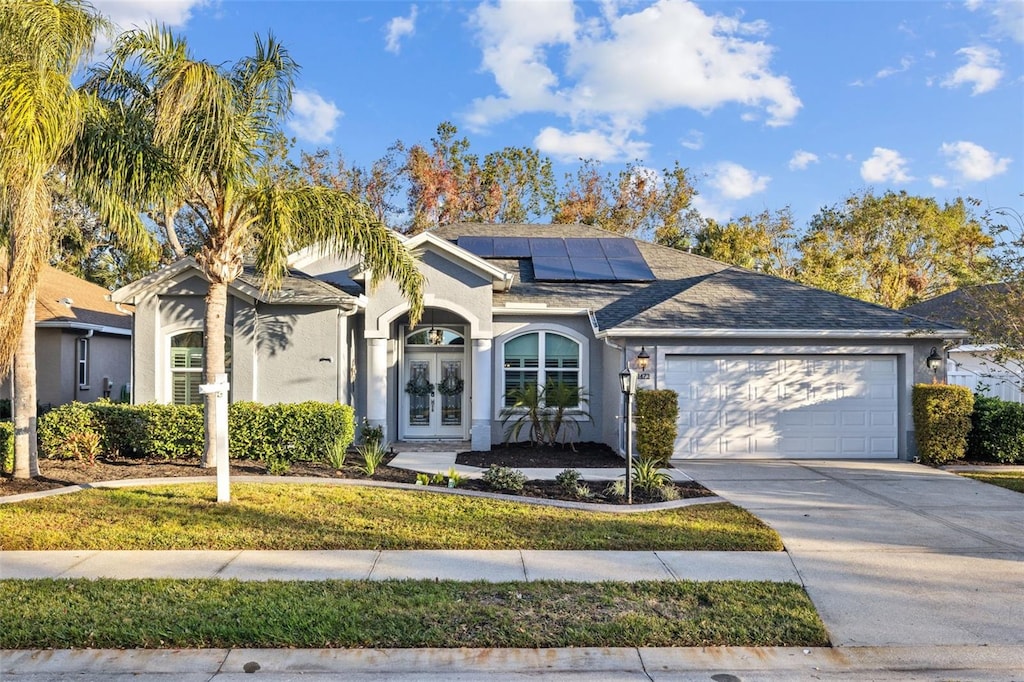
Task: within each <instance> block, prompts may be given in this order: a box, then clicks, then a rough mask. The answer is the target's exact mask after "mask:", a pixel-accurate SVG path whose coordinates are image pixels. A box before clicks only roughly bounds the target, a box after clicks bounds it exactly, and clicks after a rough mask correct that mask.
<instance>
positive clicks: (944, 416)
mask: <svg viewBox="0 0 1024 682" xmlns="http://www.w3.org/2000/svg"><path fill="white" fill-rule="evenodd" d="M913 408H914V428H915V429H916V431H917V456H918V459H920V460H921V462H923V463H924V464H932V465H940V464H946V463H947V462H951V461H953V460H956V459H962V458H963V456H964V454H965V453H966V451H967V435H968V434H969V433H970V431H971V412H972V411H973V409H974V395H973V394H972V393H971V390H970V389H969V388H967V387H966V386H949V385H946V384H917V385H915V386H914V393H913Z"/></svg>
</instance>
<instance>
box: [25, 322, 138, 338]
mask: <svg viewBox="0 0 1024 682" xmlns="http://www.w3.org/2000/svg"><path fill="white" fill-rule="evenodd" d="M36 327H42V328H44V329H80V330H82V331H85V332H87V331H94V332H97V333H99V334H113V335H115V336H131V335H132V330H131V329H130V328H129V329H126V328H124V327H110V326H107V325H105V324H88V323H85V322H75V321H73V320H45V321H43V322H37V323H36Z"/></svg>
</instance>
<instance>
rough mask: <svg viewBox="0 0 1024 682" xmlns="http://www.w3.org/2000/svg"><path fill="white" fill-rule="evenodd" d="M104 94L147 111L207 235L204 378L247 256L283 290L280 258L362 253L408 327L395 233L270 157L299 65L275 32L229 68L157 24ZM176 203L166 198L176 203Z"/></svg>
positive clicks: (406, 274)
mask: <svg viewBox="0 0 1024 682" xmlns="http://www.w3.org/2000/svg"><path fill="white" fill-rule="evenodd" d="M111 54H112V56H113V60H112V63H111V65H110V67H109V69H107V71H106V73H105V74H102V78H101V79H99V81H100V82H99V88H100V90H101V91H104V92H108V93H111V94H120V95H121V97H120V101H121V102H122V104H123V106H125V107H127V108H133V109H139V110H140V111H144V112H145V113H146V114H147V115H148V117H149V120H150V121H151V129H152V134H153V142H154V144H155V145H156V147H158V148H159V149H160V150H161V151H162V153H163V154H164V155H165V157H166V158H167V159H168V160H169V164H170V166H171V167H172V168H173V170H174V176H175V184H174V186H173V188H172V189H170V190H167V196H169V197H170V198H171V200H172V202H180V203H181V205H184V206H187V207H188V208H189V209H190V210H191V211H192V212H193V213H194V214H195V216H196V219H197V221H198V224H199V225H200V226H201V228H202V230H203V238H204V239H203V243H202V246H201V248H200V249H199V251H198V253H197V254H196V261H197V263H198V264H199V267H200V268H201V269H202V272H203V274H204V275H205V277H206V279H207V281H208V282H209V288H208V293H207V295H206V311H205V317H204V327H203V329H204V338H205V357H204V366H203V371H204V377H205V380H206V382H207V383H213V382H214V380H215V378H216V377H217V375H219V374H223V373H224V371H225V343H224V337H225V331H226V320H225V314H226V310H227V302H228V287H229V286H230V285H231V283H232V282H234V281H235V279H236V278H237V277H238V276H239V275H240V274H241V273H242V264H243V261H244V260H245V259H246V258H251V259H252V261H253V263H254V265H255V268H256V269H257V270H258V271H259V272H260V273H261V274H262V275H263V278H264V282H265V287H266V288H267V289H268V290H273V289H276V288H278V287H280V285H281V283H282V281H283V280H284V278H285V277H286V276H287V275H288V267H287V261H288V255H289V254H290V253H292V252H294V251H296V250H298V249H301V248H304V247H306V246H310V245H318V246H319V247H320V248H322V249H323V251H324V253H329V254H334V255H338V256H342V257H347V256H350V255H358V256H360V257H362V259H363V262H364V264H365V265H366V266H367V269H368V270H369V271H370V272H371V285H375V284H377V283H379V282H380V281H382V280H383V279H385V278H390V279H392V280H394V281H395V282H396V284H397V285H398V288H399V290H400V291H401V292H402V293H403V295H405V296H406V297H407V298H408V299H409V301H410V305H411V307H410V313H409V314H410V317H411V318H412V319H413V322H415V321H416V320H417V319H418V318H419V317H420V315H421V313H422V309H423V302H422V301H423V276H422V274H421V273H420V272H419V270H418V269H417V266H416V261H415V260H414V258H413V257H412V255H411V254H410V253H409V252H408V251H407V250H406V249H405V248H404V247H403V245H402V243H401V241H400V239H399V238H398V236H397V235H395V234H394V233H393V232H391V231H390V230H389V229H387V227H386V226H385V225H384V224H383V223H382V222H381V221H380V220H379V219H378V218H377V216H375V215H374V213H373V211H372V210H371V209H370V208H369V207H368V206H367V205H366V204H364V203H362V202H360V201H359V200H358V199H357V198H356V197H354V196H353V195H352V194H350V193H349V192H346V191H343V190H338V189H334V188H332V187H325V186H321V185H312V184H305V185H295V184H294V183H292V182H290V181H289V179H288V178H287V177H282V175H281V174H280V173H275V172H274V168H273V167H271V165H269V164H268V163H267V160H268V158H269V157H270V156H271V155H272V154H273V148H274V145H275V144H277V143H278V140H279V139H280V131H281V125H282V123H283V121H284V118H285V116H286V115H287V112H288V109H289V107H290V104H291V97H292V91H293V87H294V79H295V76H296V74H297V72H298V68H299V67H298V65H297V64H296V63H295V62H294V61H293V60H292V58H291V56H290V55H289V53H288V51H287V50H286V49H285V48H284V46H282V45H281V44H280V43H279V42H277V41H276V40H275V39H274V38H273V37H272V36H271V37H267V38H266V39H261V38H260V37H257V38H256V44H255V51H254V54H253V55H252V56H248V57H244V58H242V59H240V60H239V61H237V62H235V63H234V64H233V65H222V64H211V63H209V62H206V61H203V60H199V59H196V58H194V57H193V56H192V55H191V54H190V52H189V50H188V47H187V45H186V44H185V43H184V41H182V40H181V39H179V38H177V37H176V36H174V35H173V34H172V33H171V32H170V31H169V30H167V29H165V28H161V27H157V26H153V27H150V28H148V29H144V30H135V31H131V32H129V33H126V34H123V35H122V36H121V37H120V38H119V39H118V40H117V41H116V42H115V44H114V47H113V48H112V51H111ZM172 205H173V203H172ZM215 418H216V417H215V398H214V396H212V395H207V396H206V428H205V438H206V441H205V442H206V447H205V451H204V457H203V465H204V466H213V465H214V461H213V460H214V451H215V443H216V437H217V433H216V424H215Z"/></svg>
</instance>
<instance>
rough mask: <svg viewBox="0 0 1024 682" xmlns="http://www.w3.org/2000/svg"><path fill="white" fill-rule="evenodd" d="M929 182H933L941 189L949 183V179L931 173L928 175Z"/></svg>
mask: <svg viewBox="0 0 1024 682" xmlns="http://www.w3.org/2000/svg"><path fill="white" fill-rule="evenodd" d="M928 182H930V183H931V185H932V187H934V188H936V189H940V188H942V187H945V186H946V185H948V184H949V180H947V179H946V178H944V177H942V176H941V175H930V176H928Z"/></svg>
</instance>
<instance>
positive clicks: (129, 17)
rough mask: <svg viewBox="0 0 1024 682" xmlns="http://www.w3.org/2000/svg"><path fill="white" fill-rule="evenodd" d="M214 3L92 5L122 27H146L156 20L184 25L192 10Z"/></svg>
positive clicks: (161, 0) (134, 0) (163, 0)
mask: <svg viewBox="0 0 1024 682" xmlns="http://www.w3.org/2000/svg"><path fill="white" fill-rule="evenodd" d="M211 4H214V3H213V2H212V1H211V0H157V1H154V0H93V2H92V5H93V6H94V7H95V8H96V9H97V10H99V11H100V13H102V14H104V15H106V16H107V17H109V18H110V20H111V21H112V22H114V23H115V24H116V25H117V26H118V27H119V28H121V29H125V30H127V29H130V28H134V27H136V26H138V27H145V26H148V25H149V24H151V23H152V22H154V21H157V22H160V23H163V24H167V25H168V26H172V27H180V26H184V25H185V24H187V23H188V20H189V19H190V18H191V17H192V10H193V9H195V8H198V7H203V6H208V5H211Z"/></svg>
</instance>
